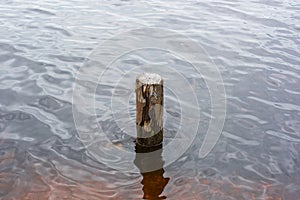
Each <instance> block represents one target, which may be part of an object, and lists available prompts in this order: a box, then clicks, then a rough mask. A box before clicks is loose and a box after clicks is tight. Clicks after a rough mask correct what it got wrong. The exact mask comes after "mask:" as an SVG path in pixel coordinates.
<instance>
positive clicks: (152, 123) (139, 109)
mask: <svg viewBox="0 0 300 200" xmlns="http://www.w3.org/2000/svg"><path fill="white" fill-rule="evenodd" d="M135 91H136V129H137V140H136V141H137V144H138V145H141V146H144V147H153V146H157V145H160V144H162V141H163V101H164V96H163V80H162V78H161V77H160V75H158V74H154V73H143V74H141V75H139V76H137V78H136V88H135Z"/></svg>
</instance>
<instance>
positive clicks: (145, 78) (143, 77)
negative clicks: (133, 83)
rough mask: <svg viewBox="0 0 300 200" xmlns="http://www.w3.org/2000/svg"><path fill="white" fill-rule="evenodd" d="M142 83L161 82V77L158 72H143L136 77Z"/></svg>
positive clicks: (152, 83)
mask: <svg viewBox="0 0 300 200" xmlns="http://www.w3.org/2000/svg"><path fill="white" fill-rule="evenodd" d="M136 80H138V81H139V82H140V83H141V84H143V85H154V84H162V78H161V76H160V75H159V74H155V73H143V74H140V75H138V76H137V77H136Z"/></svg>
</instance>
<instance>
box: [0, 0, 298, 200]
mask: <svg viewBox="0 0 300 200" xmlns="http://www.w3.org/2000/svg"><path fill="white" fill-rule="evenodd" d="M0 5H1V6H0V12H1V16H0V35H1V37H0V66H1V67H0V133H1V134H0V137H1V138H0V199H48V198H49V199H141V198H142V197H143V196H144V195H145V193H146V194H147V195H154V194H155V195H156V194H158V193H159V192H160V189H158V187H157V188H155V189H153V190H152V189H149V190H148V188H152V184H154V182H152V181H153V180H152V179H150V178H149V176H148V175H147V174H140V173H122V172H120V171H117V170H114V169H111V168H109V167H108V166H106V165H105V164H104V163H101V162H98V161H96V160H94V159H93V158H91V157H90V156H89V153H88V152H87V150H86V148H85V147H84V146H83V145H82V143H81V141H80V140H79V139H78V135H77V132H76V130H75V126H74V121H73V116H72V105H71V97H72V87H73V83H74V77H75V74H76V71H77V70H78V68H79V66H80V65H81V64H82V63H83V62H84V58H85V57H87V56H88V55H89V54H90V53H91V51H92V49H94V48H96V46H97V44H98V43H99V42H100V41H102V40H104V39H107V38H110V37H111V36H113V35H115V34H116V33H120V32H122V31H124V30H129V29H132V28H141V27H143V26H154V27H161V28H169V29H172V30H176V31H179V32H180V33H182V34H185V35H187V36H189V37H191V38H193V39H195V40H196V41H198V42H199V44H201V45H202V46H203V47H205V49H206V50H207V52H208V53H209V55H211V58H212V59H213V60H214V62H215V63H216V65H217V66H218V67H219V69H220V71H221V73H222V76H223V79H224V84H225V87H226V93H227V98H228V105H227V108H228V110H227V118H226V123H225V127H224V131H223V134H222V137H221V138H220V140H219V142H218V144H217V145H216V147H215V148H214V150H213V151H212V152H211V153H210V154H209V155H208V156H207V157H206V158H205V159H199V158H198V148H199V146H200V144H201V141H202V140H203V135H201V134H199V136H198V137H197V138H196V140H195V141H194V143H193V145H192V146H191V147H190V148H189V149H188V151H187V152H186V153H185V154H184V155H183V156H182V157H181V158H180V159H179V160H177V161H176V162H175V163H173V164H172V165H170V166H168V167H166V168H163V169H162V170H159V171H157V172H153V174H152V175H151V177H157V179H156V180H157V182H158V183H159V184H158V185H160V186H161V187H164V190H163V191H162V193H161V194H158V195H160V196H161V197H163V196H165V197H167V199H238V200H240V199H245V200H248V199H287V200H295V199H297V198H298V195H299V194H300V186H299V185H300V168H299V160H300V156H299V149H300V147H299V145H300V142H299V141H300V123H299V122H300V112H299V111H300V104H299V102H300V95H299V94H300V88H299V85H300V73H299V66H300V54H299V52H300V49H299V46H300V39H299V31H300V28H299V19H300V14H299V13H300V12H299V10H300V4H299V2H298V1H296V0H295V1H293V0H286V1H225V0H220V1H213V0H210V1H206V2H197V1H169V2H168V1H167V2H166V1H164V2H163V1H139V2H137V1H110V2H102V1H101V2H94V1H77V0H76V1H75V0H74V1H39V2H35V3H32V2H30V1H19V0H15V1H8V0H7V1H2V2H1V3H0ZM166 40H168V38H166ZM166 59H167V60H168V61H169V62H171V63H172V64H173V65H174V66H175V65H176V66H178V67H181V68H182V70H184V69H187V66H188V65H189V64H188V63H185V62H184V61H183V60H180V59H173V58H172V57H171V56H169V57H166ZM143 62H149V60H147V58H145V57H144V55H143V54H139V53H138V52H137V53H136V54H135V55H129V57H127V59H124V60H120V61H119V63H121V64H124V65H138V64H142V63H143ZM113 76H114V74H112V78H114V77H113ZM189 81H190V82H193V83H195V85H196V87H197V88H198V89H199V91H202V92H199V96H200V97H201V100H200V102H201V105H200V106H202V107H201V116H202V118H201V119H202V120H201V125H202V126H201V127H202V128H203V130H205V129H207V127H206V126H207V122H208V120H209V114H210V110H209V106H210V102H209V101H208V99H209V93H208V92H207V91H206V86H205V83H204V82H203V80H202V79H200V78H199V77H194V76H193V74H191V75H190V77H189ZM105 89H107V90H109V89H110V88H109V86H108V87H107V88H104V90H105ZM99 95H100V96H101V95H102V98H103V99H104V100H105V97H106V96H105V95H106V94H99ZM166 100H167V101H166V107H167V110H168V111H170V112H171V113H169V114H170V116H173V117H174V120H176V117H178V115H176V112H174V113H172V110H173V111H174V110H175V111H176V110H177V109H179V108H178V105H177V103H176V101H175V100H174V98H173V94H172V93H171V92H170V93H167V94H166ZM168 101H169V102H173V103H174V105H173V103H172V104H168V103H167V102H168ZM179 103H180V102H179ZM101 117H103V116H102V115H101V113H100V116H99V119H100V120H102V123H103V124H109V122H110V121H109V120H110V119H105V120H104V118H101ZM100 122H101V121H100ZM168 126H169V128H170V130H172V128H174V127H176V121H172V120H171V121H170V122H169V123H168ZM200 133H202V132H201V130H200ZM111 137H112V138H111V139H112V140H115V141H116V142H118V143H117V144H118V145H119V146H120V148H132V149H134V142H133V141H132V138H130V137H129V138H126V137H125V136H124V137H121V136H120V137H119V135H112V136H111ZM166 137H172V132H170V135H166ZM162 161H163V158H162ZM166 182H168V183H167V184H166ZM165 184H166V185H165ZM156 189H157V190H156ZM158 190H159V192H158ZM148 191H151V192H148Z"/></svg>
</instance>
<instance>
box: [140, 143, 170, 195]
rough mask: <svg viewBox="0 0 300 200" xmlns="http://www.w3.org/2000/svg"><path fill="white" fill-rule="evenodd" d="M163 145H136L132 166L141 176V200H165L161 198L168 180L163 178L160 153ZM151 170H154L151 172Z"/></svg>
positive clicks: (162, 162)
mask: <svg viewBox="0 0 300 200" xmlns="http://www.w3.org/2000/svg"><path fill="white" fill-rule="evenodd" d="M162 147H163V145H162V144H161V145H159V146H156V147H147V148H145V147H142V146H140V145H138V144H137V143H136V145H135V152H136V156H135V160H134V164H135V165H136V166H137V167H138V168H139V170H140V172H141V175H142V176H143V180H142V182H141V183H142V185H143V193H144V195H143V199H153V200H154V199H166V198H167V197H166V196H161V193H162V192H163V190H164V188H165V187H166V185H167V184H168V182H169V180H170V178H166V177H164V172H165V171H164V168H163V164H164V161H163V158H162V151H163V148H162ZM151 168H152V169H156V170H154V171H151Z"/></svg>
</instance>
